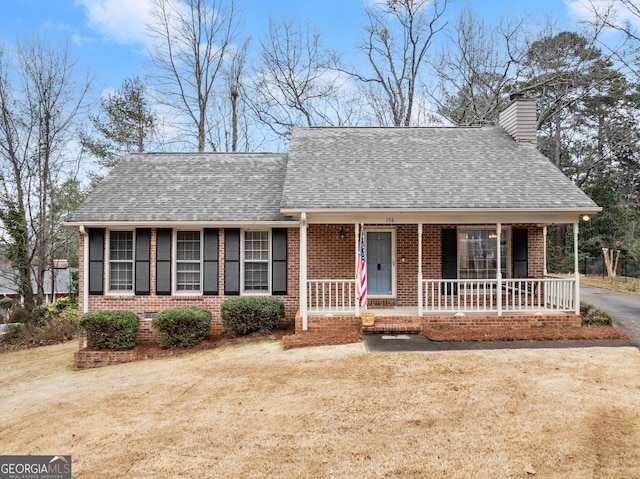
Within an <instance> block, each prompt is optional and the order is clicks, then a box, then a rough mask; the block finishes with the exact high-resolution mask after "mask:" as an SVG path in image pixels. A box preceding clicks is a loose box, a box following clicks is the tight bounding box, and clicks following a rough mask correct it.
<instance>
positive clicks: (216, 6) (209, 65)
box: [148, 0, 238, 151]
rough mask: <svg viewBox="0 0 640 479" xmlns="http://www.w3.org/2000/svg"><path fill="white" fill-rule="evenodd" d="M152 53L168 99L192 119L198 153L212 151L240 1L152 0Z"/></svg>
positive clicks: (159, 81) (190, 121) (214, 145)
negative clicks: (216, 105)
mask: <svg viewBox="0 0 640 479" xmlns="http://www.w3.org/2000/svg"><path fill="white" fill-rule="evenodd" d="M152 16H153V21H152V23H151V24H150V25H149V26H148V28H149V32H150V35H151V36H152V38H153V39H154V40H155V45H154V48H153V49H152V51H151V52H150V53H151V57H152V60H153V63H154V65H155V66H156V67H157V68H158V71H159V75H158V77H157V81H158V88H159V90H160V92H162V93H163V94H164V95H165V97H166V100H167V103H168V104H169V105H170V106H171V107H173V108H175V109H176V111H177V112H178V113H179V114H180V115H184V116H186V117H187V118H188V121H189V123H190V125H191V127H192V128H193V129H191V128H189V131H190V132H191V134H194V136H195V137H196V144H197V148H198V151H204V150H205V146H206V144H207V141H208V142H209V146H210V148H211V149H212V150H214V151H215V150H217V149H218V145H216V144H215V142H213V141H212V140H211V139H212V135H211V129H212V128H213V126H212V124H213V123H215V122H214V120H213V119H212V118H211V115H212V113H213V112H212V110H214V109H213V107H212V98H213V96H214V94H215V87H216V85H217V84H218V82H222V78H221V76H222V71H223V66H224V62H225V60H226V56H227V53H228V52H229V49H230V48H231V46H232V45H233V41H234V39H235V38H236V35H237V29H238V21H237V19H236V2H235V0H227V1H226V2H224V1H223V0H187V1H186V3H183V2H179V1H176V0H152Z"/></svg>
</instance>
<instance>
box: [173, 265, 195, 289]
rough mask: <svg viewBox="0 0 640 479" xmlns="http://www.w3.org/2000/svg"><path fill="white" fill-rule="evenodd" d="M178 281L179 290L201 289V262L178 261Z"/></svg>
mask: <svg viewBox="0 0 640 479" xmlns="http://www.w3.org/2000/svg"><path fill="white" fill-rule="evenodd" d="M176 283H177V288H178V291H199V290H200V263H177V264H176Z"/></svg>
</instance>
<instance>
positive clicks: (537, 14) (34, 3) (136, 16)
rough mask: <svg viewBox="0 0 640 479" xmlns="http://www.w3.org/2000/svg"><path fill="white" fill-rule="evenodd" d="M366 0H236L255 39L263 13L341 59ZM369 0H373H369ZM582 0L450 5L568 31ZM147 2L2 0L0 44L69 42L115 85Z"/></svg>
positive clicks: (137, 53) (82, 60)
mask: <svg viewBox="0 0 640 479" xmlns="http://www.w3.org/2000/svg"><path fill="white" fill-rule="evenodd" d="M363 1H365V0H244V1H243V0H238V2H239V3H240V4H243V5H244V10H243V15H242V16H243V18H244V20H245V31H246V33H247V34H251V35H252V36H253V38H254V46H255V45H256V44H257V42H256V39H257V38H258V37H260V35H261V34H262V33H263V32H264V31H265V29H266V26H267V24H268V18H269V15H272V16H273V17H275V18H276V19H279V18H281V17H283V16H284V17H286V18H293V19H297V20H301V21H303V22H304V21H306V20H308V21H309V22H311V24H313V25H314V26H317V27H318V28H319V29H320V30H321V31H322V32H323V35H324V37H325V39H326V41H327V43H330V44H331V46H333V47H334V48H336V49H338V50H339V51H341V52H343V53H344V54H345V56H347V57H348V56H349V55H351V54H353V53H354V51H355V45H356V44H357V42H358V40H359V38H360V35H361V31H362V30H361V26H362V25H363V24H364V20H365V17H364V14H363V10H362V5H363ZM367 1H371V0H367ZM581 1H583V0H537V1H530V0H517V1H516V2H513V1H512V0H511V1H510V0H457V1H456V2H455V3H452V5H451V6H450V8H451V10H454V9H459V8H461V7H462V6H467V5H468V6H471V7H472V8H473V9H474V10H475V11H477V12H479V13H481V14H482V15H483V16H484V17H485V18H486V19H487V20H495V19H497V18H499V17H500V16H501V15H503V14H505V13H507V12H508V11H515V12H516V13H521V12H524V11H526V12H529V13H530V14H532V15H533V16H534V19H537V20H540V21H541V20H542V18H543V16H544V15H545V14H552V15H553V16H554V18H556V19H557V20H558V22H559V24H560V25H561V27H562V28H573V27H574V23H573V22H574V20H575V18H576V15H577V14H578V13H577V12H579V5H580V2H581ZM147 4H148V0H20V1H15V0H0V42H4V43H6V44H9V45H13V44H15V42H16V39H17V38H24V37H28V36H31V35H34V34H40V35H45V36H46V37H47V38H49V39H51V40H53V41H61V40H64V39H65V38H67V39H68V41H69V45H70V49H71V53H72V55H73V56H74V58H77V59H78V60H79V64H80V66H82V67H84V68H88V69H90V70H91V71H92V72H93V74H94V77H95V81H96V83H95V87H96V88H97V90H98V91H101V90H104V89H106V88H115V89H118V88H119V87H120V86H121V84H122V81H123V80H124V79H125V78H127V77H132V76H134V75H139V76H144V72H145V69H146V68H147V67H148V63H147V62H148V58H147V54H146V46H145V44H144V22H145V16H146V14H147Z"/></svg>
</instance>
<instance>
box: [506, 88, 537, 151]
mask: <svg viewBox="0 0 640 479" xmlns="http://www.w3.org/2000/svg"><path fill="white" fill-rule="evenodd" d="M510 100H511V103H509V105H507V107H506V108H505V109H504V110H502V111H501V112H500V118H499V120H498V124H499V125H500V126H501V127H502V129H503V130H504V131H506V132H507V133H509V135H511V136H512V137H513V139H514V140H516V141H517V142H521V143H533V144H534V145H535V144H536V142H537V140H536V101H535V100H534V99H533V98H524V97H523V96H522V93H515V94H513V95H511V97H510Z"/></svg>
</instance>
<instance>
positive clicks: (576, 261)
mask: <svg viewBox="0 0 640 479" xmlns="http://www.w3.org/2000/svg"><path fill="white" fill-rule="evenodd" d="M579 264H580V261H579V259H578V222H577V221H576V222H575V223H573V268H574V275H575V278H576V285H575V288H576V304H575V306H576V314H580V270H579V269H578V267H579Z"/></svg>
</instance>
